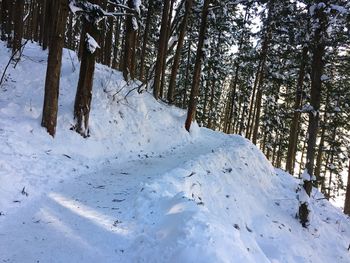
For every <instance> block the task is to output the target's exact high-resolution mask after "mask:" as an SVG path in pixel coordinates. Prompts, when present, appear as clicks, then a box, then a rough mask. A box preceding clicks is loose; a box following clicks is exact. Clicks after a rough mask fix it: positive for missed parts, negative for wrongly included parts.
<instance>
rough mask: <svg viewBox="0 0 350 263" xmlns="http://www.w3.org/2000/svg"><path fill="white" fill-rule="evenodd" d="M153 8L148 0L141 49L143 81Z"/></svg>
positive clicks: (151, 2) (141, 78) (141, 77)
mask: <svg viewBox="0 0 350 263" xmlns="http://www.w3.org/2000/svg"><path fill="white" fill-rule="evenodd" d="M153 10H154V7H153V0H150V1H148V11H147V18H146V25H145V32H144V33H143V40H142V50H141V62H140V80H141V81H142V82H145V79H144V76H145V60H146V50H147V43H148V35H149V31H150V25H151V18H152V15H153Z"/></svg>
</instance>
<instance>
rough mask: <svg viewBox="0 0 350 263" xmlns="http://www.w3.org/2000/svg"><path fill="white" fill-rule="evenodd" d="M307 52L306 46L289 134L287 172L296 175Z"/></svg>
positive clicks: (303, 52)
mask: <svg viewBox="0 0 350 263" xmlns="http://www.w3.org/2000/svg"><path fill="white" fill-rule="evenodd" d="M307 52H308V48H307V47H306V46H305V47H303V51H302V56H301V62H300V68H299V77H298V84H297V90H296V94H295V102H294V113H293V120H292V125H291V128H290V133H289V142H288V152H287V160H286V170H287V171H288V172H289V173H290V174H293V173H294V165H293V164H294V159H295V154H296V148H297V141H298V128H299V121H300V112H299V111H298V110H300V107H301V101H302V93H303V83H304V78H305V66H306V62H307Z"/></svg>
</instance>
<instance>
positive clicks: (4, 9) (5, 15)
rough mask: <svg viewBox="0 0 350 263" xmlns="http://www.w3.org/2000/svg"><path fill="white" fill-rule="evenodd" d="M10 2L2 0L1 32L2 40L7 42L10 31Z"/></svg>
mask: <svg viewBox="0 0 350 263" xmlns="http://www.w3.org/2000/svg"><path fill="white" fill-rule="evenodd" d="M9 1H10V0H2V2H1V25H0V31H1V40H2V41H5V40H7V35H8V32H7V29H8V25H7V23H8V16H9V3H8V2H9Z"/></svg>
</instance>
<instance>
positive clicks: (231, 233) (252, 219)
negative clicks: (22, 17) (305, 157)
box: [0, 43, 350, 263]
mask: <svg viewBox="0 0 350 263" xmlns="http://www.w3.org/2000/svg"><path fill="white" fill-rule="evenodd" d="M1 45H2V47H1V48H0V71H1V70H3V67H4V66H3V65H6V61H7V60H8V58H9V57H10V55H11V51H10V50H8V49H6V48H5V45H3V44H1ZM46 57H47V53H46V52H43V51H41V49H40V47H39V46H37V45H36V44H32V43H28V44H27V46H26V47H25V49H24V56H23V57H22V60H21V62H19V63H18V65H17V67H16V69H13V67H11V68H9V70H8V73H7V74H8V75H7V79H8V81H7V82H6V83H5V84H4V85H3V86H2V87H1V89H0V93H1V96H0V141H1V146H2V147H1V148H0V181H1V184H0V261H1V262H185V263H186V262H208V263H212V262H248V263H249V262H259V263H260V262H261V263H264V262H317V263H319V262H325V263H328V262H339V263H342V262H349V252H348V251H347V248H348V246H349V242H350V222H349V218H348V217H346V216H345V215H343V214H342V212H341V211H340V210H339V209H337V208H335V207H333V206H332V205H331V204H330V203H329V202H328V201H327V200H324V199H323V197H322V195H321V194H319V193H317V192H316V191H314V192H313V193H312V195H311V198H310V199H309V200H308V202H309V205H310V209H312V211H313V212H312V218H311V224H310V226H309V228H307V229H306V228H303V227H302V226H301V225H300V223H299V222H298V220H297V219H296V218H295V214H296V212H297V210H298V205H299V200H298V197H297V193H296V189H297V188H298V183H299V181H298V180H296V179H294V178H293V177H292V176H290V175H289V174H287V173H285V172H283V171H281V170H276V169H274V168H273V167H272V165H271V164H270V163H269V162H268V161H267V159H266V158H265V156H264V155H263V154H262V153H261V152H260V151H259V150H258V149H257V148H256V147H255V146H254V145H253V144H252V143H251V142H250V141H248V140H246V139H244V138H242V137H240V136H235V135H225V134H223V133H219V132H214V131H211V130H208V129H205V128H199V127H198V125H196V124H194V125H192V128H191V133H187V132H186V130H185V129H184V127H183V124H184V121H185V116H186V111H184V110H180V109H177V108H175V107H173V106H168V105H166V104H164V103H162V102H157V101H156V100H154V99H153V97H152V95H151V94H150V93H148V92H146V91H145V92H143V93H142V94H138V93H137V90H136V89H135V90H134V91H132V92H130V94H129V95H128V96H127V97H126V98H125V96H126V94H127V93H128V92H129V91H130V90H131V89H133V88H134V87H136V86H137V84H138V83H134V84H132V86H127V85H126V83H125V82H124V81H123V80H122V75H121V73H120V72H117V71H114V70H111V69H109V68H107V67H104V66H101V65H96V71H95V79H94V89H93V99H92V109H91V114H90V137H88V138H86V139H84V138H82V137H81V136H80V135H78V134H77V133H75V132H74V131H71V130H70V128H71V126H72V125H73V124H74V120H73V116H72V115H73V114H72V112H73V104H74V93H75V89H76V85H77V80H78V72H79V70H75V71H73V66H72V63H73V64H74V65H75V67H76V68H78V67H79V62H78V59H77V57H76V56H73V55H72V60H71V59H70V57H69V54H68V51H67V50H64V57H63V67H62V73H61V74H62V78H61V82H60V83H61V88H60V98H59V103H60V106H59V116H58V127H57V134H56V136H55V138H54V139H53V138H52V137H51V136H49V135H48V134H47V133H46V131H45V130H44V129H43V128H42V127H40V120H41V110H42V103H43V86H44V79H45V71H46V63H45V61H46Z"/></svg>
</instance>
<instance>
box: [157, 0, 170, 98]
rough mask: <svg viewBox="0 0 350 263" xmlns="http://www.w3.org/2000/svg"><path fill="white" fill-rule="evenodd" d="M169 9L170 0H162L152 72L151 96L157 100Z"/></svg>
mask: <svg viewBox="0 0 350 263" xmlns="http://www.w3.org/2000/svg"><path fill="white" fill-rule="evenodd" d="M169 9H170V0H164V7H163V14H162V23H161V28H160V36H159V45H158V54H157V61H156V66H155V74H154V84H153V86H154V87H153V96H154V98H155V99H156V100H157V99H158V98H159V93H160V88H161V77H162V76H161V75H162V69H163V67H164V66H165V65H163V60H164V56H165V49H166V46H167V44H168V43H167V32H168V30H167V28H168V18H169Z"/></svg>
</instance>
